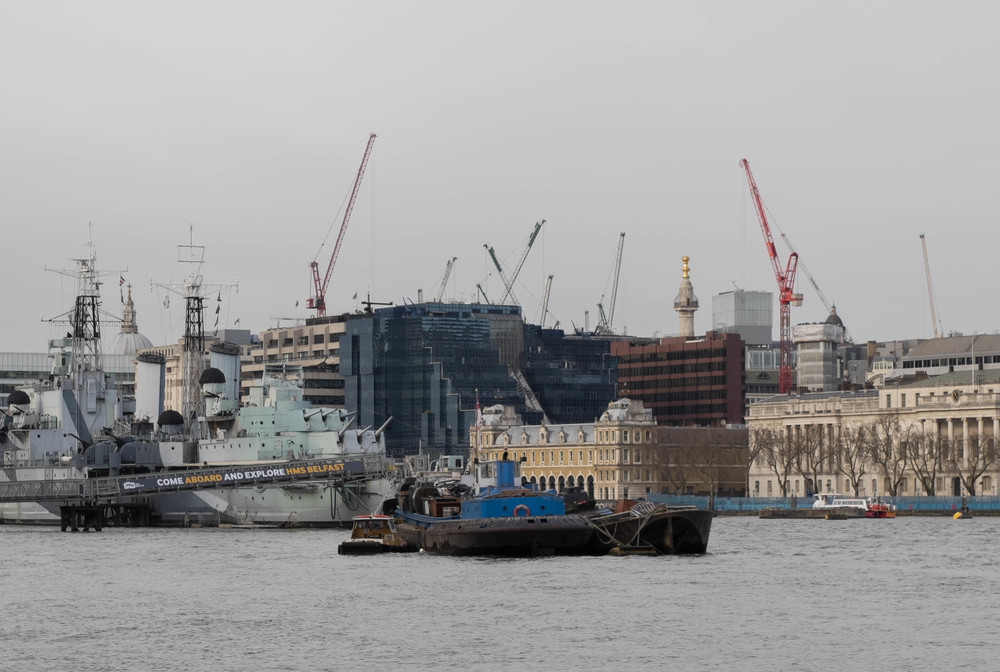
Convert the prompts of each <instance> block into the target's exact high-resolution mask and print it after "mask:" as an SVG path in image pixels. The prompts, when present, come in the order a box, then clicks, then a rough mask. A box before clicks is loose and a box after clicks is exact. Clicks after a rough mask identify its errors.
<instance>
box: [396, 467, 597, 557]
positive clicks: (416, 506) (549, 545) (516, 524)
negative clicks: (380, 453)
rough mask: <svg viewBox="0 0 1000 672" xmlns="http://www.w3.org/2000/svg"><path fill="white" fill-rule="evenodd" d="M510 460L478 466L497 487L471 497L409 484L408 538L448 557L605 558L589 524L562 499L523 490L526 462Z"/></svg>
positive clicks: (401, 496) (399, 510) (403, 492)
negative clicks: (570, 513) (522, 471)
mask: <svg viewBox="0 0 1000 672" xmlns="http://www.w3.org/2000/svg"><path fill="white" fill-rule="evenodd" d="M506 457H507V454H506V453H505V454H504V458H505V459H503V460H499V461H496V462H483V463H480V464H477V465H475V466H476V468H477V477H478V478H481V479H482V481H486V482H489V481H492V480H493V479H495V483H496V484H495V485H489V486H486V487H485V488H482V489H481V490H480V491H479V492H478V493H477V494H475V495H474V496H472V497H468V498H466V499H461V500H460V499H457V498H454V497H442V496H441V494H440V492H439V491H438V489H437V488H436V487H434V486H433V485H422V484H417V483H414V484H409V483H407V484H404V487H402V488H400V491H399V493H398V495H397V506H396V510H395V514H396V519H397V521H396V522H397V529H398V530H399V533H400V535H401V536H402V537H403V539H405V540H406V541H407V542H408V543H410V544H413V545H414V546H417V547H418V548H420V549H422V550H424V551H426V552H428V553H439V554H442V555H499V556H513V557H525V556H528V557H530V556H539V555H600V554H601V552H600V551H599V549H595V548H593V547H592V544H591V540H592V538H593V536H594V528H593V526H592V525H591V524H590V523H589V521H587V520H586V519H584V518H582V517H580V516H567V515H566V508H565V504H564V502H563V499H562V497H560V496H559V495H556V494H554V493H551V492H537V491H534V490H528V489H526V488H524V487H522V486H521V485H520V463H519V462H515V461H512V460H508V459H506ZM605 552H606V551H605Z"/></svg>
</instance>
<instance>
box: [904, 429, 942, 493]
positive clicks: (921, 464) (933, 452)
mask: <svg viewBox="0 0 1000 672" xmlns="http://www.w3.org/2000/svg"><path fill="white" fill-rule="evenodd" d="M943 448H944V447H943V446H942V445H941V441H940V440H939V439H938V437H936V436H933V435H931V434H926V433H923V432H915V433H914V434H913V435H912V436H911V437H910V439H909V440H908V441H907V444H906V453H907V456H908V458H909V462H910V468H911V469H912V470H913V473H914V474H916V477H917V479H918V480H919V481H920V484H921V485H922V486H923V488H924V493H926V494H927V495H928V496H931V497H933V496H934V495H935V494H937V477H938V474H940V473H941V471H942V468H943V466H944V459H943V458H944V453H943Z"/></svg>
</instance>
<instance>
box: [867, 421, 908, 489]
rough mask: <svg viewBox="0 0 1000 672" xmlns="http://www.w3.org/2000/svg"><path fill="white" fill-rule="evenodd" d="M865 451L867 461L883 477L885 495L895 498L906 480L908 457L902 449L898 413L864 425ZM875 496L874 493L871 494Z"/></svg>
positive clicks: (901, 433) (901, 432)
mask: <svg viewBox="0 0 1000 672" xmlns="http://www.w3.org/2000/svg"><path fill="white" fill-rule="evenodd" d="M864 429H865V450H866V452H867V453H868V455H867V456H868V459H869V460H870V461H871V463H872V464H873V465H875V467H877V468H878V470H879V472H881V474H882V476H883V477H884V482H885V487H886V490H887V493H888V494H889V495H892V496H893V497H895V496H896V495H898V494H899V486H900V485H901V484H902V483H903V481H904V480H906V471H907V468H908V466H909V456H908V455H907V453H906V451H905V450H904V449H903V447H902V442H903V430H902V427H901V426H900V423H899V414H898V413H887V414H885V415H880V416H879V417H878V419H877V420H875V421H874V422H871V423H867V424H865V425H864ZM872 494H875V493H872Z"/></svg>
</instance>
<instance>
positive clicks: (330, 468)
mask: <svg viewBox="0 0 1000 672" xmlns="http://www.w3.org/2000/svg"><path fill="white" fill-rule="evenodd" d="M363 472H364V463H363V462H361V460H354V461H350V462H321V463H318V464H296V465H285V466H280V467H279V466H274V467H254V468H249V469H248V468H247V467H233V468H232V469H222V470H213V471H212V472H211V473H184V472H171V473H162V474H156V475H153V476H137V477H133V478H128V479H126V480H123V481H122V483H121V489H122V491H123V492H127V493H133V492H152V491H155V490H160V489H164V488H169V489H173V488H182V489H190V488H198V487H226V486H230V485H242V484H247V483H256V482H257V481H272V480H280V481H294V480H299V479H309V478H321V477H323V476H336V475H338V474H345V473H348V474H353V473H363Z"/></svg>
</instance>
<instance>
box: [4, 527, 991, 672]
mask: <svg viewBox="0 0 1000 672" xmlns="http://www.w3.org/2000/svg"><path fill="white" fill-rule="evenodd" d="M998 532H1000V518H975V519H971V520H963V521H955V520H952V519H951V518H946V517H941V518H897V519H895V520H875V521H872V520H844V521H826V520H766V521H765V520H758V519H756V518H725V517H723V518H717V519H716V520H715V523H714V527H713V531H712V538H711V541H710V543H709V550H710V552H709V553H708V554H707V555H704V556H699V557H652V558H651V557H628V558H612V557H606V558H539V559H530V560H510V559H476V558H447V557H436V556H431V555H426V554H422V553H421V554H406V555H384V556H375V557H350V556H346V557H345V556H338V555H337V544H338V543H339V542H340V541H341V540H342V539H344V538H345V537H346V534H347V533H346V532H344V531H340V530H334V531H331V530H322V531H320V530H232V529H230V530H227V529H208V528H206V529H189V530H180V529H105V530H104V531H103V532H100V533H93V532H92V533H77V534H72V533H63V532H60V531H59V530H58V529H57V528H25V527H12V526H0V591H2V595H0V608H2V610H3V613H2V616H0V645H2V649H3V650H4V651H5V652H6V653H5V654H4V655H3V658H4V664H3V666H2V667H3V669H11V670H19V671H29V670H46V671H48V670H219V671H223V670H234V671H235V670H239V671H241V672H245V671H257V670H309V671H313V670H362V669H364V670H419V669H427V670H430V669H434V670H452V669H459V668H463V669H472V668H474V667H477V666H487V667H488V668H489V669H492V670H513V669H525V668H528V669H538V668H540V667H543V666H544V667H546V668H547V669H553V670H561V669H571V668H574V669H581V670H585V669H587V670H589V669H615V670H617V669H621V670H626V669H631V670H635V669H650V670H661V669H671V670H739V671H741V672H744V671H747V670H847V669H861V670H960V669H977V670H983V669H986V670H989V669H997V668H996V665H997V663H996V661H997V659H998V656H1000V636H998V635H1000V607H998V605H997V602H998V594H1000V567H998V563H997V559H996V558H997V548H996V538H997V534H998Z"/></svg>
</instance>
